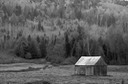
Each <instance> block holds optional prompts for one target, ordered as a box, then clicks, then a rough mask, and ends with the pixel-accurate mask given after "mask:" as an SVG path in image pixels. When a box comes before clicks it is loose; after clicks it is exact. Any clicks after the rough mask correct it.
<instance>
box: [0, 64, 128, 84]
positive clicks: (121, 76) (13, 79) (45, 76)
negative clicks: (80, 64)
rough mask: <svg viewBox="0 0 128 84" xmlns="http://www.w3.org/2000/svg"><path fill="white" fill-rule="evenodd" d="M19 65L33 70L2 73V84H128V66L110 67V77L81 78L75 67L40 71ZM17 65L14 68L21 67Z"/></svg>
mask: <svg viewBox="0 0 128 84" xmlns="http://www.w3.org/2000/svg"><path fill="white" fill-rule="evenodd" d="M11 65H12V64H11ZM17 65H19V66H20V67H26V66H28V67H29V66H30V65H31V67H32V68H31V70H30V68H28V69H26V71H24V70H23V69H21V71H19V70H18V71H15V70H14V71H13V72H12V71H10V72H0V78H1V79H3V80H1V79H0V84H8V83H9V84H128V71H127V72H123V71H124V69H126V68H127V66H111V65H110V66H108V76H79V75H75V74H74V65H59V66H51V67H49V66H50V65H49V66H48V67H46V65H45V64H42V65H40V66H42V67H40V68H41V69H38V70H37V69H36V68H33V67H36V66H38V65H39V64H36V65H35V64H31V63H29V64H17ZM17 65H13V67H19V66H17ZM32 65H33V66H32ZM8 66H9V65H8ZM44 67H46V68H45V69H44ZM119 68H121V69H119ZM35 69H36V70H35ZM117 70H118V71H117ZM122 82H124V83H122Z"/></svg>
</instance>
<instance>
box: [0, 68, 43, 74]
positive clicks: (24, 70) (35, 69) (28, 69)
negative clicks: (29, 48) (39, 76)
mask: <svg viewBox="0 0 128 84" xmlns="http://www.w3.org/2000/svg"><path fill="white" fill-rule="evenodd" d="M40 69H41V68H33V67H28V68H27V69H21V70H7V71H0V72H2V73H3V72H28V71H37V70H40Z"/></svg>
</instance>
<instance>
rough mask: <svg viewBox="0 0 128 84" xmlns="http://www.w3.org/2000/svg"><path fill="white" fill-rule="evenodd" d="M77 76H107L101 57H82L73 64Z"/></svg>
mask: <svg viewBox="0 0 128 84" xmlns="http://www.w3.org/2000/svg"><path fill="white" fill-rule="evenodd" d="M75 73H76V74H78V75H96V76H105V75H107V64H106V63H105V61H104V60H103V59H102V57H101V56H82V57H81V58H80V59H79V60H78V61H77V62H76V64H75Z"/></svg>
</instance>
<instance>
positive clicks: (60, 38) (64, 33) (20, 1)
mask: <svg viewBox="0 0 128 84" xmlns="http://www.w3.org/2000/svg"><path fill="white" fill-rule="evenodd" d="M0 51H7V52H12V53H13V54H15V55H16V56H18V57H21V58H25V59H29V60H31V59H41V58H45V59H46V60H47V61H50V62H52V63H57V64H74V63H75V62H76V61H77V60H78V59H79V58H80V57H81V56H99V55H100V56H102V57H103V59H104V60H105V61H106V63H107V64H110V65H117V64H119V65H122V64H128V1H124V0H0Z"/></svg>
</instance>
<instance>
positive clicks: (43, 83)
mask: <svg viewBox="0 0 128 84" xmlns="http://www.w3.org/2000/svg"><path fill="white" fill-rule="evenodd" d="M25 84H51V83H50V82H48V81H35V82H28V83H25Z"/></svg>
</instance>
